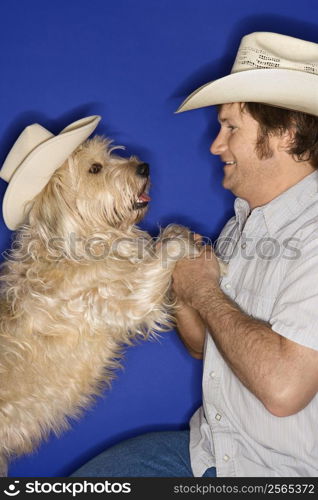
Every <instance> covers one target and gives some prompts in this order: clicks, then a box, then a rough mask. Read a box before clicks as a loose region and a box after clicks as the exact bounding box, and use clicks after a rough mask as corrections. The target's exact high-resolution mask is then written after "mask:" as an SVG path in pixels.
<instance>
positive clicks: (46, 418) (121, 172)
mask: <svg viewBox="0 0 318 500" xmlns="http://www.w3.org/2000/svg"><path fill="white" fill-rule="evenodd" d="M114 149H115V148H112V147H110V142H109V141H108V140H106V139H102V138H101V137H98V136H96V137H95V138H93V139H91V140H88V141H86V142H85V143H84V144H83V145H82V146H80V147H79V148H78V149H77V150H76V152H75V153H74V154H73V155H72V156H71V157H70V158H69V159H68V160H67V162H66V163H65V164H64V165H63V166H62V167H60V168H59V169H58V170H56V172H55V173H54V174H53V176H52V177H51V180H50V181H49V183H48V184H47V185H46V186H45V188H44V189H43V190H42V191H41V193H40V194H38V195H37V196H36V197H35V198H34V199H33V200H32V203H31V205H30V211H29V218H28V221H27V223H26V224H24V225H23V226H21V228H20V229H19V230H18V231H17V235H16V240H15V244H14V246H13V248H12V250H11V252H10V254H9V256H8V257H7V260H6V262H5V263H4V264H3V267H2V276H1V282H2V288H1V316H0V318H1V320H0V376H1V387H0V463H1V469H2V474H3V475H4V474H5V473H6V467H7V465H6V464H7V460H8V459H9V458H10V457H12V456H17V455H20V454H24V453H28V452H31V451H32V450H33V449H34V448H35V446H36V445H37V444H38V443H39V441H40V440H41V439H43V438H45V437H47V435H48V434H49V432H50V431H54V432H57V433H59V432H60V431H61V430H63V429H65V428H66V427H67V417H74V416H78V415H79V414H80V412H81V410H82V409H83V408H85V407H87V405H89V404H90V403H91V399H92V396H94V395H97V394H99V393H100V392H101V389H102V388H103V387H104V385H105V384H106V385H107V384H109V383H110V380H111V378H112V376H113V370H114V368H116V367H118V363H119V359H120V357H121V353H122V349H123V347H124V346H125V345H129V344H131V342H132V340H133V339H136V338H142V339H146V338H148V337H149V335H153V334H154V332H155V331H163V330H167V329H169V328H170V327H171V314H170V313H171V305H172V304H171V301H170V302H169V299H168V295H167V291H168V289H169V285H170V281H171V274H172V271H173V267H174V265H175V262H176V261H177V260H178V259H180V258H182V257H184V256H189V255H195V254H197V252H198V250H197V249H196V247H195V245H194V244H193V240H192V239H191V237H190V236H189V235H190V233H189V231H188V230H187V229H185V228H183V227H180V226H169V227H168V228H166V230H164V231H163V233H162V235H161V244H160V245H158V244H155V242H153V241H152V240H151V238H150V236H149V235H148V234H147V233H145V232H143V231H141V230H140V229H138V228H137V227H136V226H135V223H137V222H138V221H139V220H140V219H141V218H142V217H143V216H144V214H145V211H146V208H147V205H148V201H149V199H150V198H149V196H148V194H147V191H148V188H149V168H148V165H147V164H144V163H141V162H140V161H139V160H138V159H137V158H134V157H132V158H129V159H123V158H121V157H119V156H116V155H115V154H114V152H113V150H114Z"/></svg>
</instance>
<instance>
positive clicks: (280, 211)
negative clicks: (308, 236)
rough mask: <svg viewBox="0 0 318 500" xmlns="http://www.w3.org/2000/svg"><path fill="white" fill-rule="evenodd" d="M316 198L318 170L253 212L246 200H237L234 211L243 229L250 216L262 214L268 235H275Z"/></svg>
mask: <svg viewBox="0 0 318 500" xmlns="http://www.w3.org/2000/svg"><path fill="white" fill-rule="evenodd" d="M314 197H316V198H317V199H318V170H315V171H314V172H312V173H311V174H309V175H307V176H306V177H304V178H303V179H302V180H301V181H299V182H298V183H297V184H295V185H294V186H292V187H290V188H289V189H287V190H286V191H284V192H283V193H281V194H280V195H279V196H277V197H276V198H274V199H273V200H272V201H270V202H269V203H266V205H263V206H261V207H256V208H254V209H253V210H252V211H251V210H250V206H249V204H248V202H247V201H246V200H243V198H236V199H235V202H234V210H235V214H236V217H237V220H238V223H239V226H240V228H241V229H242V228H243V225H244V223H245V221H246V219H247V217H248V216H249V215H250V214H251V215H252V214H254V213H255V214H256V213H261V214H262V215H263V217H264V220H265V224H266V227H267V230H268V233H269V234H270V235H273V234H275V233H276V232H277V231H279V229H280V228H281V227H282V226H284V225H285V223H286V222H287V221H288V220H290V218H291V217H295V216H296V215H298V214H300V213H301V212H303V210H304V209H305V208H307V207H308V206H309V205H310V204H311V203H312V202H313V198H314Z"/></svg>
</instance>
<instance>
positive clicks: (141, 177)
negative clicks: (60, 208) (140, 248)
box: [69, 136, 150, 226]
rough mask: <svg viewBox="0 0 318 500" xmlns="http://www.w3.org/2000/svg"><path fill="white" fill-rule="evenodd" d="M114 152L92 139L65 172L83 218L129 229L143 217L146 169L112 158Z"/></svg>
mask: <svg viewBox="0 0 318 500" xmlns="http://www.w3.org/2000/svg"><path fill="white" fill-rule="evenodd" d="M114 149H115V148H111V147H110V143H109V141H107V140H105V139H102V138H100V137H98V136H96V137H95V138H93V139H91V140H88V141H86V143H84V144H83V146H81V147H80V148H79V149H78V150H77V151H76V152H75V154H74V155H73V158H72V159H73V162H69V163H70V167H69V168H70V174H71V178H72V183H73V184H74V183H75V189H76V192H77V197H76V205H77V208H78V210H79V212H80V213H81V214H82V216H83V217H89V218H90V217H93V218H94V217H95V216H98V218H100V219H101V220H105V219H106V220H107V223H108V224H110V225H113V226H117V225H122V224H125V225H131V224H133V223H135V222H138V221H139V220H140V219H141V218H142V217H143V216H144V214H145V211H146V209H147V207H148V203H149V201H150V198H149V196H148V189H149V184H150V179H149V167H148V165H147V164H146V163H142V162H141V161H139V160H138V159H137V158H136V157H130V158H122V157H120V156H118V155H115V154H114V152H113V151H114ZM72 163H73V165H72Z"/></svg>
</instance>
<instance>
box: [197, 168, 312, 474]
mask: <svg viewBox="0 0 318 500" xmlns="http://www.w3.org/2000/svg"><path fill="white" fill-rule="evenodd" d="M234 209H235V216H234V217H232V218H231V219H230V220H229V222H228V223H227V224H226V226H225V227H224V229H223V231H222V232H221V234H220V237H219V238H218V242H217V247H216V252H217V253H218V254H219V255H220V256H221V258H223V259H224V260H227V261H228V262H229V268H228V274H227V275H226V276H225V277H223V278H222V279H221V282H220V286H221V289H222V290H223V292H224V293H226V294H227V295H228V296H229V297H231V299H233V300H234V301H235V302H236V303H237V304H238V305H239V307H240V308H241V309H242V310H243V311H244V312H245V313H246V314H248V315H251V316H253V317H254V318H256V319H261V320H264V321H266V322H268V323H269V324H270V325H271V328H272V329H273V330H274V331H275V332H277V333H279V334H280V335H282V336H284V337H286V338H288V339H290V340H292V341H294V342H297V343H299V344H301V345H304V346H306V347H310V348H312V349H315V350H318V171H314V172H313V173H311V174H310V175H308V176H306V177H305V178H304V179H303V180H302V181H300V182H299V183H298V184H296V185H295V186H293V187H291V188H290V189H288V190H287V191H285V192H284V193H282V194H281V195H280V196H278V197H277V198H275V199H274V200H272V201H271V202H270V203H268V204H266V205H263V206H262V207H257V208H255V209H254V210H252V212H251V213H250V215H249V212H250V210H249V205H248V203H247V202H246V201H245V200H243V199H240V198H237V199H236V200H235V203H234ZM255 363H257V360H255ZM317 370H318V367H317ZM317 422H318V395H316V396H315V397H314V398H313V399H312V401H311V402H310V403H309V404H308V405H307V407H306V408H304V409H303V410H301V411H300V412H298V413H297V414H294V415H291V416H288V417H276V416H274V415H272V414H271V413H270V412H269V411H268V410H267V409H266V408H265V407H264V406H263V404H262V403H261V402H260V400H259V399H257V398H256V396H254V394H252V393H251V392H250V391H249V390H248V389H247V388H246V387H245V386H244V385H243V384H242V383H241V382H240V380H239V379H238V378H237V377H236V375H234V373H233V372H232V371H231V369H230V368H229V366H228V365H227V363H226V362H225V361H224V359H223V358H222V356H221V354H220V353H219V351H218V349H217V348H216V346H215V344H214V342H213V339H212V336H211V335H210V334H208V335H207V338H206V344H205V357H204V371H203V406H202V407H201V408H199V409H198V410H197V412H196V413H195V414H194V415H193V417H192V419H191V421H190V455H191V464H192V469H193V473H194V475H195V476H196V477H199V476H202V474H203V473H204V471H205V470H206V469H207V468H208V467H212V466H215V467H216V468H217V476H220V477H222V476H223V477H231V476H233V477H237V476H238V477H248V476H255V477H256V476H265V477H266V476H267V477H295V476H301V477H315V476H318V423H317Z"/></svg>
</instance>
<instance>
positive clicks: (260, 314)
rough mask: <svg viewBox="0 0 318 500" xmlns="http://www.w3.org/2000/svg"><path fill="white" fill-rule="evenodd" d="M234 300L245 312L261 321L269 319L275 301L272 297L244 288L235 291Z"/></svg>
mask: <svg viewBox="0 0 318 500" xmlns="http://www.w3.org/2000/svg"><path fill="white" fill-rule="evenodd" d="M234 300H235V302H236V304H237V305H238V306H239V307H240V308H241V309H242V311H243V312H245V314H248V315H249V316H251V317H253V318H255V319H260V320H263V321H269V319H270V317H271V314H272V311H273V307H274V302H275V299H274V297H270V296H268V295H264V294H259V293H255V291H253V290H247V289H245V288H241V289H240V290H239V291H238V292H237V294H236V296H235V298H234Z"/></svg>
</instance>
